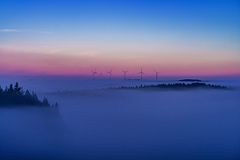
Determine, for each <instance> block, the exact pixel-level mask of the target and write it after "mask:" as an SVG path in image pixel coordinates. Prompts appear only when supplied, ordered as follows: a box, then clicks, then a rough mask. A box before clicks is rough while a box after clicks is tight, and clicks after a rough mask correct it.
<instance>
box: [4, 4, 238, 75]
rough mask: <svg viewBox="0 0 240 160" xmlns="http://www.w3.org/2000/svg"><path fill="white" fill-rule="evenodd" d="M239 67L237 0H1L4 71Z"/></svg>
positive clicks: (200, 71) (213, 71) (209, 71)
mask: <svg viewBox="0 0 240 160" xmlns="http://www.w3.org/2000/svg"><path fill="white" fill-rule="evenodd" d="M141 68H142V70H143V71H144V74H145V75H154V74H155V73H154V72H156V71H157V72H159V74H160V75H162V76H178V75H181V76H185V75H186V76H217V75H226V76H234V75H240V1H239V0H181V1H179V0H158V1H157V0H111V1H110V0H78V1H77V0H41V1H35V0H1V1H0V74H13V75H18V74H24V75H25V74H27V75H28V74H29V75H88V74H91V71H92V70H95V69H96V70H97V72H98V73H99V74H102V75H105V74H106V72H107V71H109V70H112V71H113V74H114V75H120V74H122V71H123V70H128V71H129V74H132V75H135V74H137V73H138V72H139V71H140V70H141Z"/></svg>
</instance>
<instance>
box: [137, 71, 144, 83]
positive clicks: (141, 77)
mask: <svg viewBox="0 0 240 160" xmlns="http://www.w3.org/2000/svg"><path fill="white" fill-rule="evenodd" d="M138 74H140V79H141V81H142V79H143V74H144V73H143V70H142V68H141V71H140V72H139V73H138Z"/></svg>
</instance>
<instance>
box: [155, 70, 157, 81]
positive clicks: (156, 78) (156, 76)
mask: <svg viewBox="0 0 240 160" xmlns="http://www.w3.org/2000/svg"><path fill="white" fill-rule="evenodd" d="M155 76H156V81H158V71H155Z"/></svg>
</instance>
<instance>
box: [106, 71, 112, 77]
mask: <svg viewBox="0 0 240 160" xmlns="http://www.w3.org/2000/svg"><path fill="white" fill-rule="evenodd" d="M107 73H108V75H109V79H112V70H110V71H108V72H107Z"/></svg>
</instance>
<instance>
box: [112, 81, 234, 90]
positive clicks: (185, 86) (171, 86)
mask: <svg viewBox="0 0 240 160" xmlns="http://www.w3.org/2000/svg"><path fill="white" fill-rule="evenodd" d="M116 89H152V90H191V89H224V90H226V89H230V88H229V87H226V86H222V85H215V84H206V83H199V82H196V83H167V84H156V85H139V86H130V87H126V86H122V87H119V88H116Z"/></svg>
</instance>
